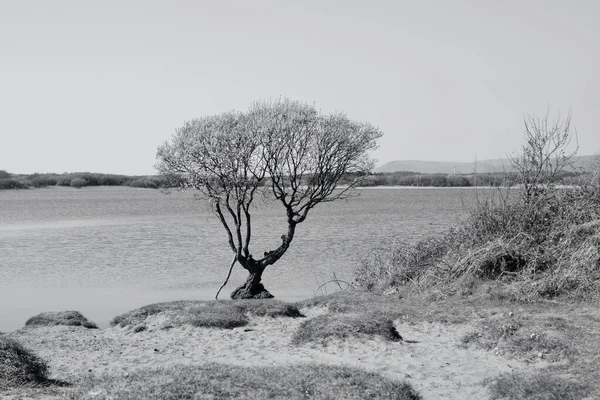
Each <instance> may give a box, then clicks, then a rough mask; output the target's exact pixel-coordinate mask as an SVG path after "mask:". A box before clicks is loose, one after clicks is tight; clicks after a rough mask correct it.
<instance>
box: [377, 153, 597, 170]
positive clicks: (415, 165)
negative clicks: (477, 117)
mask: <svg viewBox="0 0 600 400" xmlns="http://www.w3.org/2000/svg"><path fill="white" fill-rule="evenodd" d="M598 159H599V156H597V155H594V156H577V157H574V159H573V161H574V164H575V166H576V167H577V168H583V169H589V168H590V167H591V166H592V165H593V164H594V161H596V160H598ZM512 170H513V168H512V165H511V163H510V160H508V159H493V160H481V161H477V162H467V163H465V162H452V161H419V160H397V161H390V162H388V163H386V164H383V165H382V166H380V167H377V168H375V172H397V171H412V172H421V173H424V174H435V173H442V174H452V173H455V172H456V173H457V174H472V173H473V172H478V173H491V172H505V171H506V172H510V171H512Z"/></svg>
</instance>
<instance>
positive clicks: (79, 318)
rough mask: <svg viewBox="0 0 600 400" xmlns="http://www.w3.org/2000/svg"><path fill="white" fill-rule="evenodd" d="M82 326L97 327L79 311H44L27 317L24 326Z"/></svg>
mask: <svg viewBox="0 0 600 400" xmlns="http://www.w3.org/2000/svg"><path fill="white" fill-rule="evenodd" d="M58 325H64V326H82V327H84V328H88V329H98V326H97V325H96V324H95V323H93V322H91V321H89V320H88V319H87V318H86V317H84V316H83V315H82V314H81V313H80V312H79V311H59V312H45V313H41V314H38V315H35V316H33V317H31V318H29V319H28V320H27V321H26V322H25V326H29V327H36V326H58Z"/></svg>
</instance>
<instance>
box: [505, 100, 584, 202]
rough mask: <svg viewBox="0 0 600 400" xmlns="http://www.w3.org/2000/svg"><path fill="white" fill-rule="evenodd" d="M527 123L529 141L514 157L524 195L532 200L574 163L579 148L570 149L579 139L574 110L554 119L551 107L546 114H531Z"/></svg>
mask: <svg viewBox="0 0 600 400" xmlns="http://www.w3.org/2000/svg"><path fill="white" fill-rule="evenodd" d="M524 123H525V132H524V135H525V143H524V144H523V147H522V148H521V151H520V152H516V153H514V154H513V155H512V156H511V157H510V160H511V162H512V164H513V166H514V167H515V169H516V170H517V172H518V174H519V175H520V178H521V181H522V184H523V196H524V198H525V200H526V201H527V202H528V201H530V200H531V199H533V198H536V197H538V196H539V195H540V194H542V193H543V192H544V191H545V190H546V189H547V188H548V187H550V186H552V185H553V184H554V183H555V182H556V181H557V179H558V176H559V174H560V173H561V172H563V171H565V170H566V169H567V168H569V167H572V166H573V165H572V161H573V157H574V156H575V155H576V154H577V150H578V148H579V145H578V143H576V146H575V149H574V150H572V151H570V150H569V146H570V145H571V141H572V139H573V137H575V141H576V142H577V132H576V131H575V132H574V133H573V132H572V131H571V113H569V114H568V115H567V117H566V118H565V119H562V120H561V119H560V116H559V117H557V119H556V120H554V121H551V120H550V115H549V111H548V112H546V114H545V115H544V117H542V118H539V117H533V116H531V115H530V116H527V117H526V118H525V120H524Z"/></svg>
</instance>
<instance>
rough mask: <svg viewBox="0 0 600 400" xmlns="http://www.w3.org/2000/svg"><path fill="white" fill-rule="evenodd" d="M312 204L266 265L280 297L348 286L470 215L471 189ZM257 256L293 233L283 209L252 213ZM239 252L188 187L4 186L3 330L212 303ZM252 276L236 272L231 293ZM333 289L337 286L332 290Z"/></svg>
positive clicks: (373, 193)
mask: <svg viewBox="0 0 600 400" xmlns="http://www.w3.org/2000/svg"><path fill="white" fill-rule="evenodd" d="M358 192H359V196H357V197H353V198H351V199H348V200H341V201H337V202H333V203H324V204H320V205H319V206H317V207H316V208H315V209H313V210H312V211H311V212H310V214H309V217H308V218H307V220H306V221H305V222H304V223H302V224H300V225H299V226H298V228H297V230H296V236H295V238H294V241H293V242H292V245H291V247H290V249H289V250H288V252H287V253H286V254H285V255H284V257H283V258H282V259H281V260H280V261H278V262H277V263H276V264H275V265H273V266H270V267H268V268H267V270H266V271H265V275H264V277H263V282H264V284H265V286H266V287H267V289H269V290H270V291H271V293H273V294H274V295H275V296H276V298H280V299H287V300H297V299H302V298H307V297H311V296H313V295H314V293H315V290H316V288H317V287H318V286H319V285H320V284H321V283H323V282H326V281H328V280H331V279H332V277H333V274H334V273H335V274H336V276H337V277H338V278H339V279H342V280H347V281H350V280H351V279H352V271H353V269H354V268H355V267H356V265H357V263H358V262H359V261H360V259H361V258H362V257H364V256H365V255H366V254H367V253H368V252H369V251H370V250H371V249H372V248H374V247H376V246H378V245H381V244H382V243H384V242H386V241H388V240H390V239H392V238H400V239H402V240H407V241H410V240H414V239H417V238H419V237H421V236H423V235H426V234H430V233H436V232H440V231H441V230H443V229H444V228H446V227H447V226H449V225H450V224H452V223H454V222H455V221H456V219H457V218H459V217H460V216H462V215H463V214H464V206H463V202H464V201H467V202H469V201H471V199H472V197H473V191H472V190H463V189H449V188H437V189H434V188H431V189H411V188H402V189H398V188H396V189H390V188H382V189H363V190H359V191H358ZM253 218H254V219H253V223H254V226H253V228H254V230H253V241H252V244H251V251H253V252H254V254H262V253H263V252H264V251H267V250H273V249H274V248H276V247H277V246H278V245H279V243H280V239H279V238H280V237H281V235H282V234H284V233H286V225H285V215H284V213H283V210H282V209H281V207H279V206H278V205H277V204H270V205H259V206H258V207H257V208H255V209H254V210H253ZM231 257H232V254H231V251H230V250H229V247H228V245H227V236H226V233H225V231H224V229H223V227H222V226H221V225H220V222H219V221H218V219H217V218H216V217H215V216H214V215H213V214H212V212H211V211H210V209H209V207H208V205H207V204H206V203H205V202H203V201H201V200H197V199H194V196H193V194H192V193H190V192H184V193H182V192H172V193H170V194H164V193H162V192H161V191H158V190H151V189H135V188H112V187H92V188H83V189H79V190H77V189H71V188H45V189H34V190H20V191H6V190H5V191H0V331H9V330H14V329H17V328H19V327H21V326H22V325H23V323H24V321H25V320H26V319H27V318H28V317H30V316H32V315H35V314H37V313H39V312H43V311H51V310H54V311H59V310H65V309H75V310H78V311H81V312H82V313H84V315H86V316H87V317H88V318H90V319H92V320H94V321H96V322H97V323H98V324H99V325H101V326H105V325H106V324H107V323H108V320H109V319H110V318H112V317H114V316H115V315H117V314H119V313H122V312H125V311H127V310H129V309H132V308H135V307H139V306H141V305H144V304H149V303H152V302H157V301H166V300H174V299H182V298H187V299H209V298H212V297H214V294H215V292H216V290H217V289H218V287H219V286H220V284H221V283H222V281H223V279H224V278H225V275H226V273H227V269H228V267H229V263H230V261H231ZM244 278H245V274H244V271H243V270H241V268H239V266H238V267H236V268H235V269H234V274H233V275H232V277H231V280H230V284H229V285H228V286H227V287H226V288H225V289H224V292H222V294H221V296H222V297H223V298H227V296H228V294H229V292H231V291H232V290H233V289H234V288H235V286H236V285H238V284H240V283H241V282H242V281H243V279H244ZM332 289H333V288H332Z"/></svg>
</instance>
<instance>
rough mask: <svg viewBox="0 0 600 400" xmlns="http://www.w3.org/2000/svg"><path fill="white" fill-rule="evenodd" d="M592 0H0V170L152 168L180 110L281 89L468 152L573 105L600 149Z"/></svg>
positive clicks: (583, 149)
mask: <svg viewBox="0 0 600 400" xmlns="http://www.w3.org/2000/svg"><path fill="white" fill-rule="evenodd" d="M599 17H600V1H598V0H589V1H587V0H571V1H568V0H563V1H559V0H505V1H497V0H471V1H466V0H429V1H425V0H424V1H415V0H410V1H402V0H396V1H393V0H391V1H356V0H354V1H342V0H338V1H327V0H320V1H312V0H305V1H283V0H280V1H275V0H271V1H268V0H252V1H216V0H215V1H200V0H197V1H173V0H171V1H166V0H165V1H150V0H139V1H133V0H129V1H127V0H120V1H112V0H102V1H100V0H97V1H85V0H72V1H66V0H65V1H60V0H53V1H48V0H29V1H20V0H12V1H11V0H0V169H4V170H7V171H9V172H13V173H33V172H58V173H61V172H67V171H69V172H76V171H89V172H104V173H122V174H152V173H155V170H154V168H153V166H154V163H155V155H156V148H157V146H158V145H159V144H161V143H162V142H163V141H165V140H167V139H169V138H170V137H171V135H172V134H173V133H174V131H175V129H176V128H177V127H179V126H181V125H183V123H184V122H185V121H187V120H191V119H193V118H196V117H200V116H204V115H212V114H216V113H221V112H223V111H228V110H232V109H235V110H245V109H246V108H247V107H248V106H249V105H250V104H251V103H252V102H253V101H254V100H258V99H268V98H277V97H280V96H283V97H289V98H291V99H293V100H301V101H305V102H309V103H314V104H315V105H316V106H317V108H320V109H322V110H323V111H324V112H331V111H334V110H336V111H343V112H345V113H346V114H347V115H348V117H350V118H351V119H354V120H359V121H368V122H371V123H372V124H374V125H376V126H379V127H380V128H381V129H382V131H383V132H384V137H383V138H382V139H381V140H380V148H379V149H378V150H377V151H376V152H374V154H373V155H374V157H375V158H376V159H377V160H378V164H379V165H381V164H383V163H385V162H388V161H392V160H403V159H405V160H406V159H409V160H432V161H456V162H469V161H474V160H475V159H477V160H484V159H490V158H498V157H504V156H505V155H506V154H507V153H509V152H511V151H512V150H514V149H516V148H518V147H519V146H520V143H521V137H522V130H523V129H522V127H523V123H522V120H523V117H524V115H525V114H527V113H533V114H543V113H544V112H545V110H546V109H547V108H548V107H550V110H551V111H552V112H553V113H557V112H561V113H562V114H563V115H564V114H565V113H567V112H568V110H569V109H571V110H572V115H573V123H574V124H575V126H576V127H577V131H578V136H579V145H580V150H579V154H581V155H589V154H596V153H598V152H600V130H599V129H598V124H599V123H600V73H599V71H600V23H598V18H599Z"/></svg>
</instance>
